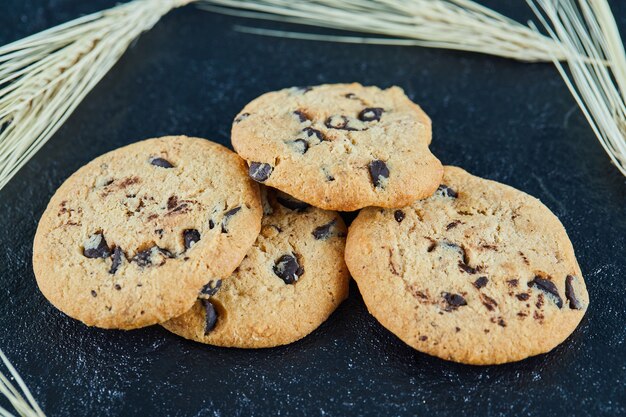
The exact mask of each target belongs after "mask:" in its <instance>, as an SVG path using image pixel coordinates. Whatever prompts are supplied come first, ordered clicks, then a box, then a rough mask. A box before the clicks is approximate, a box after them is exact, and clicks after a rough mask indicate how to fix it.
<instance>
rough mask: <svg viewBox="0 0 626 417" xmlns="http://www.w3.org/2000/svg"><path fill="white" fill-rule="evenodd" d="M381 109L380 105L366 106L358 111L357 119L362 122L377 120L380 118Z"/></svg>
mask: <svg viewBox="0 0 626 417" xmlns="http://www.w3.org/2000/svg"><path fill="white" fill-rule="evenodd" d="M383 111H384V110H383V109H382V108H381V107H367V108H365V109H363V110H361V113H359V120H361V121H363V122H374V121H376V122H377V121H379V120H380V117H381V116H382V114H383Z"/></svg>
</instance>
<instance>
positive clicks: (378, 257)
mask: <svg viewBox="0 0 626 417" xmlns="http://www.w3.org/2000/svg"><path fill="white" fill-rule="evenodd" d="M431 136H432V135H431V122H430V119H429V118H428V116H427V115H426V114H425V113H424V112H423V111H422V110H421V108H420V107H419V106H417V105H416V104H414V103H413V102H411V100H409V99H408V98H407V97H406V95H405V94H404V93H403V91H402V90H401V89H400V88H397V87H392V88H389V89H386V90H381V89H379V88H376V87H363V86H361V85H359V84H337V85H322V86H318V87H309V88H290V89H285V90H281V91H277V92H272V93H268V94H265V95H263V96H261V97H259V98H257V99H256V100H254V101H252V102H251V103H249V104H248V105H247V106H246V107H245V108H244V109H243V110H242V111H241V112H240V114H239V115H237V117H236V118H235V120H234V123H233V129H232V144H233V147H234V149H235V150H236V152H237V153H233V152H232V151H230V150H228V149H226V148H224V147H222V146H220V145H217V144H215V143H212V142H210V141H207V140H204V139H197V138H187V137H184V136H179V137H165V138H159V139H150V140H146V141H143V142H138V143H135V144H132V145H129V146H126V147H124V148H120V149H117V150H115V151H112V152H109V153H107V154H105V155H103V156H101V157H99V158H96V159H95V160H93V161H92V162H90V163H89V164H87V165H86V166H84V167H83V168H81V169H80V170H78V171H77V172H76V173H75V174H73V175H72V176H71V177H70V178H69V179H68V180H67V181H66V182H65V183H64V184H63V185H62V186H61V187H60V188H59V190H58V191H57V192H56V194H55V195H54V196H53V197H52V199H51V201H50V203H49V205H48V207H47V209H46V211H45V212H44V214H43V216H42V219H41V221H40V223H39V228H38V230H37V234H36V236H35V243H34V250H33V251H34V254H33V265H34V271H35V275H36V277H37V282H38V284H39V287H40V289H41V291H42V293H43V294H44V295H45V296H46V298H48V299H49V300H50V301H51V302H52V303H53V304H54V305H55V306H56V307H57V308H59V309H60V310H62V311H63V312H65V313H66V314H68V315H69V316H71V317H73V318H76V319H78V320H80V321H82V322H84V323H86V324H87V325H92V326H98V327H102V328H116V329H134V328H139V327H143V326H148V325H152V324H156V323H160V324H161V325H162V326H164V327H165V328H166V329H168V330H170V331H171V332H173V333H176V334H178V335H180V336H183V337H185V338H188V339H192V340H196V341H199V342H202V343H207V344H212V345H218V346H228V347H241V348H260V347H272V346H278V345H283V344H287V343H291V342H293V341H296V340H298V339H300V338H302V337H304V336H306V335H307V334H309V333H310V332H312V331H313V330H314V329H315V328H317V327H318V326H319V325H320V324H321V323H322V322H323V321H324V320H326V318H327V317H328V316H329V315H330V314H331V313H332V312H333V311H334V310H335V309H336V307H337V306H338V305H339V304H340V303H341V302H342V301H343V300H344V299H345V298H346V296H347V293H348V281H349V278H350V274H351V275H352V277H354V279H355V280H356V282H357V284H358V287H359V290H360V292H361V294H362V296H363V299H364V301H365V304H366V305H367V307H368V309H369V311H370V312H371V314H372V315H374V317H376V319H377V320H378V321H379V322H380V323H381V324H382V325H383V326H385V327H386V328H387V329H389V330H390V331H391V332H393V333H394V334H396V335H397V336H398V337H399V338H400V339H402V340H403V341H404V342H406V343H407V344H409V345H410V346H412V347H413V348H415V349H417V350H419V351H422V352H426V353H428V354H431V355H435V356H438V357H441V358H443V359H447V360H453V361H457V362H463V363H470V364H495V363H503V362H509V361H515V360H520V359H523V358H526V357H528V356H532V355H536V354H539V353H543V352H547V351H549V350H551V349H552V348H554V347H555V346H556V345H557V344H559V343H561V342H562V341H563V340H565V338H567V336H568V335H569V334H570V333H571V332H572V331H573V330H574V329H575V328H576V326H577V325H578V323H579V322H580V320H581V319H582V317H583V315H584V313H585V311H586V309H587V306H588V303H589V299H588V294H587V290H586V287H585V283H584V281H583V278H582V274H581V271H580V268H579V266H578V264H577V261H576V258H575V256H574V251H573V248H572V245H571V243H570V242H569V239H568V237H567V234H566V232H565V230H564V228H563V226H562V225H561V223H560V222H559V220H558V219H557V218H556V217H555V216H554V215H553V214H552V213H551V212H550V211H549V210H548V209H547V208H546V207H545V206H544V205H543V204H541V202H540V201H539V200H537V199H535V198H533V197H531V196H529V195H527V194H525V193H523V192H521V191H518V190H515V189H513V188H511V187H508V186H506V185H503V184H499V183H496V182H493V181H489V180H485V179H481V178H478V177H475V176H472V175H470V174H468V173H467V172H465V171H463V170H462V169H460V168H456V167H448V166H446V167H444V166H442V165H441V163H440V162H439V160H438V159H437V158H435V157H434V156H433V155H432V153H431V152H430V150H429V144H430V142H431ZM359 209H362V210H361V211H360V213H359V214H358V216H357V218H356V220H354V222H353V223H352V225H351V226H350V229H349V231H347V230H346V226H345V224H344V222H343V220H342V218H341V217H340V216H339V214H338V213H337V211H354V210H359ZM346 264H347V266H346ZM348 271H349V272H348Z"/></svg>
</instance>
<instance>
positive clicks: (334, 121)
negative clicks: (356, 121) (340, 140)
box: [324, 116, 357, 130]
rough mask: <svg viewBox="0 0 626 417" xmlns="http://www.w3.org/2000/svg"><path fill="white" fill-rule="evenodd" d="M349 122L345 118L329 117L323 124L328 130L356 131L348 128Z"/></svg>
mask: <svg viewBox="0 0 626 417" xmlns="http://www.w3.org/2000/svg"><path fill="white" fill-rule="evenodd" d="M349 123H350V120H349V119H348V118H347V117H346V116H330V117H329V118H328V119H326V121H325V122H324V124H325V125H326V127H327V128H329V129H340V130H357V129H355V128H353V127H350V126H348V124H349Z"/></svg>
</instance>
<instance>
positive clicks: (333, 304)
mask: <svg viewBox="0 0 626 417" xmlns="http://www.w3.org/2000/svg"><path fill="white" fill-rule="evenodd" d="M265 207H266V214H265V216H264V217H263V227H262V231H261V234H260V235H259V237H258V239H257V241H256V243H255V244H254V246H253V247H252V249H250V251H249V252H248V254H247V255H246V258H245V259H244V260H243V262H242V263H241V265H240V266H239V267H238V268H237V270H236V271H235V272H234V273H233V275H232V276H230V277H229V278H226V279H224V280H212V281H211V282H209V283H208V284H207V285H206V286H205V287H204V289H203V291H202V293H201V295H200V299H199V300H198V302H197V303H196V304H195V305H194V306H193V308H192V309H191V311H189V312H187V313H185V314H184V315H182V316H181V317H177V318H175V319H172V320H170V321H168V322H166V323H163V324H162V325H163V326H164V327H165V328H166V329H168V330H170V331H171V332H173V333H176V334H178V335H180V336H183V337H185V338H187V339H191V340H196V341H198V342H202V343H208V344H211V345H217V346H228V347H240V348H264V347H273V346H278V345H284V344H287V343H291V342H294V341H296V340H298V339H301V338H302V337H304V336H306V335H307V334H309V333H311V332H312V331H313V330H315V329H316V328H317V327H318V326H319V325H320V324H322V322H324V320H326V319H327V318H328V316H329V315H330V314H331V313H332V312H333V311H334V310H335V309H336V308H337V306H338V305H339V304H340V303H341V302H342V301H343V300H344V299H345V298H346V297H347V295H348V280H349V278H350V277H349V275H348V269H347V267H346V265H345V263H344V260H343V253H344V246H345V235H346V227H345V225H344V223H343V221H342V220H341V217H339V215H338V214H337V213H334V212H329V211H323V210H320V209H317V208H314V207H311V206H309V205H308V204H305V203H302V202H301V201H297V200H294V199H293V198H291V197H289V196H287V195H284V194H279V195H278V196H277V197H276V198H275V199H274V198H273V197H272V198H271V202H269V203H268V204H266V205H265Z"/></svg>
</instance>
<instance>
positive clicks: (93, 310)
mask: <svg viewBox="0 0 626 417" xmlns="http://www.w3.org/2000/svg"><path fill="white" fill-rule="evenodd" d="M261 218H262V208H261V201H260V196H259V189H258V185H257V184H256V183H254V182H253V181H251V180H250V179H249V177H248V175H247V167H246V166H245V162H244V161H243V160H242V159H241V158H239V157H238V156H237V155H236V154H235V153H234V152H231V151H229V150H228V149H226V148H224V147H223V146H221V145H218V144H215V143H213V142H209V141H207V140H204V139H196V138H187V137H184V136H176V137H164V138H159V139H150V140H145V141H143V142H138V143H134V144H132V145H129V146H126V147H123V148H120V149H117V150H114V151H112V152H109V153H107V154H105V155H102V156H100V157H98V158H96V159H94V160H93V161H91V162H90V163H88V164H87V165H85V166H84V167H82V168H81V169H79V170H78V171H77V172H76V173H74V174H73V175H72V176H71V177H70V178H69V179H68V180H67V181H65V183H64V184H63V185H61V187H60V188H59V189H58V190H57V192H56V193H55V194H54V196H53V197H52V199H51V200H50V203H49V204H48V207H47V209H46V210H45V212H44V213H43V216H42V217H41V220H40V222H39V227H38V229H37V234H36V235H35V242H34V248H33V268H34V271H35V276H36V278H37V283H38V284H39V288H40V289H41V292H42V293H43V294H44V296H45V297H46V298H47V299H48V300H50V302H51V303H52V304H54V305H55V306H56V307H57V308H58V309H60V310H61V311H63V312H64V313H66V314H67V315H69V316H71V317H73V318H76V319H78V320H80V321H82V322H84V323H86V324H87V325H90V326H98V327H103V328H119V329H132V328H137V327H142V326H147V325H150V324H154V323H159V322H162V321H165V320H168V319H170V318H172V317H176V316H178V315H180V314H182V313H184V312H185V311H187V310H189V309H190V308H191V307H192V305H193V304H194V302H195V301H196V298H197V294H198V291H199V290H200V288H202V286H203V285H204V284H206V279H207V277H218V278H224V277H227V276H229V275H230V274H231V273H232V272H233V270H234V269H235V268H236V267H237V265H239V263H240V262H241V260H242V259H243V257H244V256H245V254H246V252H247V251H248V249H249V248H250V247H251V246H252V244H253V243H254V241H255V239H256V237H257V235H258V233H259V230H260V226H261Z"/></svg>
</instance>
